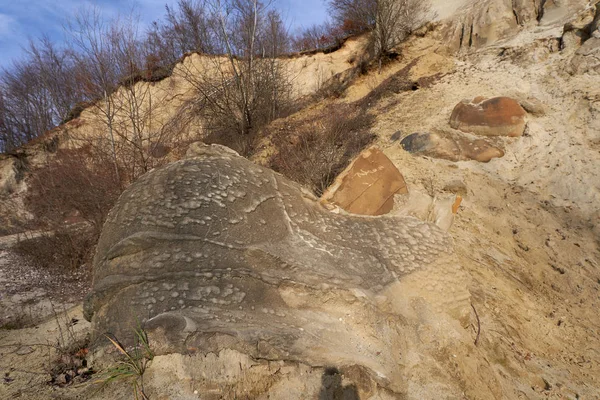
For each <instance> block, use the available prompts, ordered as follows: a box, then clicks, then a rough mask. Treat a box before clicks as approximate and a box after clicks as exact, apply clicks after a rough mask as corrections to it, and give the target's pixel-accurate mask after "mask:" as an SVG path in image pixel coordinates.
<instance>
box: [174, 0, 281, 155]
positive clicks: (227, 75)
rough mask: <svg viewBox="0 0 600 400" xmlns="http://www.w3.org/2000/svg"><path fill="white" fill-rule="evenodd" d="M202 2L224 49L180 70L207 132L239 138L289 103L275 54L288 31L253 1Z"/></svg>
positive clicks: (218, 0)
mask: <svg viewBox="0 0 600 400" xmlns="http://www.w3.org/2000/svg"><path fill="white" fill-rule="evenodd" d="M206 7H207V12H206V15H208V18H210V19H211V20H213V21H217V24H216V31H215V32H214V33H213V34H214V37H215V39H216V40H217V43H218V44H217V46H216V47H217V48H223V49H224V50H225V52H224V54H222V55H212V56H204V57H198V58H196V59H193V58H191V59H188V60H186V61H185V62H184V63H183V65H182V68H180V69H179V71H180V73H181V74H182V76H183V78H184V79H186V80H187V81H188V82H189V83H190V84H191V85H192V86H193V87H194V90H195V93H196V96H195V104H196V107H195V110H197V111H198V112H199V113H200V115H201V117H202V119H203V120H204V121H205V124H204V125H205V126H206V127H209V129H210V131H209V134H211V133H216V136H219V135H221V136H222V139H223V140H231V139H233V137H232V135H233V136H236V137H237V138H238V139H239V138H243V137H246V136H248V135H249V134H251V133H253V132H255V131H256V130H257V129H259V128H260V127H261V126H264V124H265V123H267V122H269V121H271V120H273V119H274V118H277V117H278V116H280V115H281V112H282V110H284V109H285V107H286V106H287V105H289V104H290V89H289V88H290V85H289V82H288V81H287V79H286V74H285V72H284V69H283V67H282V65H281V63H280V61H279V60H278V59H277V57H278V56H279V55H281V54H283V53H285V52H287V50H288V49H289V35H288V33H287V31H286V29H285V27H284V25H283V22H282V20H281V18H280V16H279V14H278V13H277V12H276V11H275V10H269V8H268V7H266V6H265V5H263V4H262V3H260V2H259V1H257V0H227V1H225V0H213V1H210V2H207V5H206ZM223 135H225V136H228V138H224V137H223ZM234 140H236V139H234ZM239 140H240V142H244V140H245V139H239ZM229 144H230V145H231V143H229ZM240 146H242V145H240ZM242 147H243V146H242ZM238 150H241V151H242V152H244V151H245V149H243V148H239V147H238Z"/></svg>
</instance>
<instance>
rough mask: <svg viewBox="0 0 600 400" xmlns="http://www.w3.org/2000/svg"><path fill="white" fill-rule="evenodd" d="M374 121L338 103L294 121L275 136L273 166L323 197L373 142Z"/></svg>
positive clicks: (270, 164) (350, 107) (357, 109)
mask: <svg viewBox="0 0 600 400" xmlns="http://www.w3.org/2000/svg"><path fill="white" fill-rule="evenodd" d="M373 120H374V117H373V116H372V115H369V114H367V113H366V112H365V111H364V110H362V109H361V108H360V107H357V106H355V105H348V104H334V105H330V106H328V107H325V108H324V109H323V110H322V111H321V112H319V113H318V115H313V116H312V117H311V118H309V119H304V120H297V121H294V122H293V123H292V124H291V125H289V126H286V129H285V130H283V131H280V132H278V133H277V134H275V135H274V136H273V137H272V142H273V145H274V146H275V147H276V153H275V155H274V156H273V157H271V159H270V161H269V167H270V168H272V169H273V170H275V171H277V172H280V173H281V174H283V175H285V176H286V177H288V178H290V179H292V180H294V181H296V182H299V183H300V184H302V185H304V186H306V187H308V188H310V189H311V190H312V191H313V192H314V193H315V194H316V195H317V196H320V195H321V194H323V192H324V191H325V189H327V187H328V186H329V185H331V183H333V181H334V179H335V178H336V176H337V175H338V174H339V173H340V172H342V171H343V170H344V169H345V168H346V167H347V166H348V165H349V164H350V162H351V161H352V159H353V158H354V157H356V156H357V155H358V154H359V153H360V152H361V151H362V150H363V149H364V148H365V147H367V146H368V145H369V144H370V143H372V141H373V140H374V138H375V135H373V134H371V133H369V128H370V127H371V126H372V124H373ZM291 132H293V134H291Z"/></svg>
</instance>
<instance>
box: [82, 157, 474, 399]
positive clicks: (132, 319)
mask: <svg viewBox="0 0 600 400" xmlns="http://www.w3.org/2000/svg"><path fill="white" fill-rule="evenodd" d="M211 149H214V147H212V148H211ZM203 153H204V154H203V155H202V156H201V157H199V158H194V159H189V160H183V161H179V162H176V163H173V164H171V165H169V166H167V167H164V168H161V169H159V170H155V171H153V172H151V173H149V174H147V175H145V176H144V177H142V178H141V179H140V180H139V181H138V182H136V183H135V184H133V185H131V186H130V187H129V188H128V189H127V190H126V191H125V192H124V193H123V195H122V196H121V198H120V200H119V201H118V203H117V205H116V206H115V208H114V209H113V210H112V211H111V213H110V215H109V217H108V220H107V222H106V224H105V226H104V230H103V233H102V236H101V238H100V241H99V244H98V248H97V255H96V258H95V261H94V284H93V290H92V292H91V293H90V295H89V296H88V298H87V300H86V303H85V311H86V318H88V319H91V321H92V326H93V332H95V334H96V336H97V337H99V338H101V334H102V333H103V332H111V333H114V334H115V335H117V337H120V338H126V337H129V336H131V329H132V327H134V326H135V325H136V323H138V322H140V323H142V324H143V325H144V327H145V328H146V329H147V330H148V331H149V332H150V334H151V338H152V340H153V345H154V346H156V348H157V351H158V352H159V353H172V352H176V353H182V354H188V353H189V352H194V353H200V354H205V353H207V352H211V353H213V354H221V352H222V351H225V350H232V351H235V352H239V353H240V354H246V355H248V356H249V357H251V358H253V359H256V360H258V359H268V360H280V361H281V360H285V362H295V363H298V362H300V363H303V365H313V366H314V365H319V366H323V365H333V366H340V365H341V366H348V365H357V366H360V368H363V369H364V370H366V371H369V376H372V377H373V379H374V380H375V381H376V382H377V385H379V386H381V387H385V388H386V389H385V390H389V391H392V392H393V393H404V394H407V393H409V392H412V393H419V390H420V389H419V388H422V386H423V383H422V382H421V383H419V382H412V383H411V378H410V376H411V375H410V374H408V372H409V370H410V371H413V372H414V370H415V369H419V368H425V364H423V363H422V362H421V361H420V362H418V363H416V364H415V363H414V360H416V359H421V360H424V359H431V358H432V357H436V356H434V355H432V353H433V352H435V351H438V350H439V347H440V346H442V344H441V342H440V343H438V345H435V346H433V347H432V344H427V345H426V346H425V345H423V344H422V343H421V342H420V340H424V339H417V338H416V337H415V336H414V335H415V329H417V330H418V329H423V328H422V326H423V324H425V325H429V324H431V323H433V321H435V322H434V326H431V327H430V328H427V329H430V330H431V332H430V334H431V335H433V334H434V333H433V332H434V331H436V332H437V331H438V330H439V331H443V334H441V339H440V340H441V341H442V342H446V341H451V342H452V343H453V344H452V346H459V347H461V348H463V347H469V346H471V344H470V343H471V340H472V339H471V337H470V335H468V334H466V331H465V330H463V328H462V327H461V325H460V324H459V322H458V321H462V322H461V323H463V324H464V323H465V322H466V321H467V319H468V318H469V313H470V308H469V292H468V291H467V289H466V282H465V278H464V277H465V276H464V274H463V273H462V272H461V269H460V268H459V266H458V265H457V263H456V260H455V258H454V255H453V251H452V242H451V239H450V238H449V237H448V235H447V234H446V233H444V232H443V231H441V230H440V229H438V228H437V227H436V226H434V225H432V224H429V223H425V222H422V221H419V220H417V219H415V218H411V217H404V218H400V217H395V218H385V217H378V218H373V217H358V216H357V217H354V216H348V215H338V214H334V213H330V212H328V211H327V210H325V209H324V208H323V207H322V206H320V205H319V204H318V203H317V202H316V201H315V200H316V199H315V198H314V197H313V196H312V195H310V194H308V193H307V192H305V191H303V190H302V188H301V187H299V186H298V185H297V184H294V183H292V182H290V181H288V180H287V179H285V178H284V177H282V176H280V175H278V174H276V173H274V172H272V171H270V170H267V169H265V168H262V167H259V166H256V165H254V164H252V163H250V162H249V161H247V160H245V159H244V158H242V157H239V156H237V155H235V154H232V153H230V152H221V151H204V152H203ZM410 321H413V322H410ZM426 321H431V322H426ZM449 332H453V333H451V334H449ZM428 335H429V334H428ZM409 337H412V339H410V340H409ZM426 341H427V340H426ZM411 342H413V343H414V345H413V344H411ZM392 349H393V351H392ZM463 350H464V348H463ZM448 351H458V350H456V349H455V350H448ZM465 351H466V350H465ZM408 354H413V356H411V357H413V358H407V357H408ZM415 357H416V358H415ZM201 359H202V357H200V358H199V359H198V360H201ZM411 360H412V361H411ZM432 360H433V359H432ZM198 362H200V361H198ZM431 362H432V363H433V364H435V363H436V362H434V361H431ZM236 365H237V364H236ZM430 367H431V365H429V366H428V367H427V368H430ZM236 368H237V367H236ZM441 369H442V370H443V369H444V368H441ZM407 374H408V375H407ZM465 374H466V375H469V374H470V373H467V372H465ZM440 376H441V378H439V379H438V382H441V381H447V383H444V388H443V393H448V394H457V393H460V391H461V390H462V389H461V388H460V387H459V383H457V382H456V380H455V379H454V378H452V377H451V376H450V374H449V373H446V372H442V373H441V375H440ZM415 379H417V378H415ZM417 381H418V379H417ZM377 385H376V386H377ZM411 385H412V386H411ZM265 390H267V389H265ZM369 397H370V396H368V397H364V398H369ZM282 398H283V397H282ZM361 398H362V397H361ZM415 398H418V396H417V397H415Z"/></svg>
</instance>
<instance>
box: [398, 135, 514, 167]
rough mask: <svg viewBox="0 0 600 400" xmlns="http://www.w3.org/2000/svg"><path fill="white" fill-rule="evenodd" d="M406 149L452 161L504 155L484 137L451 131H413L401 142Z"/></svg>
mask: <svg viewBox="0 0 600 400" xmlns="http://www.w3.org/2000/svg"><path fill="white" fill-rule="evenodd" d="M400 145H401V146H402V148H404V150H406V151H408V152H409V153H412V154H415V155H423V156H428V157H433V158H441V159H445V160H450V161H470V160H475V161H479V162H488V161H490V160H491V159H493V158H499V157H502V156H504V151H503V150H502V149H500V148H499V147H496V146H494V145H492V144H491V143H488V142H487V141H486V140H484V139H472V138H468V137H466V136H464V135H458V134H451V133H445V132H440V133H413V134H411V135H408V136H406V137H405V138H404V139H402V141H401V142H400Z"/></svg>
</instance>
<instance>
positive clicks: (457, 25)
mask: <svg viewBox="0 0 600 400" xmlns="http://www.w3.org/2000/svg"><path fill="white" fill-rule="evenodd" d="M448 3H452V4H458V6H455V7H453V8H454V9H453V12H451V13H445V12H442V13H439V14H440V15H442V16H443V17H444V18H443V20H444V21H446V22H445V28H444V29H443V33H442V36H443V37H444V38H445V41H446V43H447V45H448V48H449V49H450V50H451V51H460V50H472V49H478V48H482V47H485V46H490V45H493V44H495V43H497V42H500V41H502V40H505V39H508V38H511V37H514V36H515V35H517V34H518V33H519V32H520V31H522V30H524V29H526V28H527V27H531V26H536V25H551V24H560V23H564V22H567V21H566V20H568V19H569V18H572V17H573V15H577V13H578V12H579V11H581V10H584V9H585V8H586V7H587V6H588V5H589V1H588V0H560V1H559V0H556V1H554V0H512V1H510V0H462V1H461V0H454V1H448V0H433V8H434V10H436V11H437V10H438V9H446V8H448Z"/></svg>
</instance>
